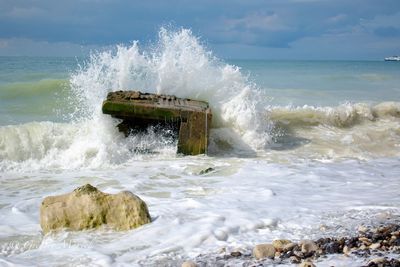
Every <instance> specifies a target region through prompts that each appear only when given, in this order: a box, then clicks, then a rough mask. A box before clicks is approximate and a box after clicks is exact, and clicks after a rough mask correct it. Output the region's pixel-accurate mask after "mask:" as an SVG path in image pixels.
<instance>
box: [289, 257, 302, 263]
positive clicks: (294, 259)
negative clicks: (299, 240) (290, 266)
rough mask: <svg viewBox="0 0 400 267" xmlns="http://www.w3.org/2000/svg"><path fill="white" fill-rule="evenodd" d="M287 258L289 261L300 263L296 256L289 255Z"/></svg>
mask: <svg viewBox="0 0 400 267" xmlns="http://www.w3.org/2000/svg"><path fill="white" fill-rule="evenodd" d="M289 260H290V262H291V263H300V262H301V260H300V259H299V258H298V257H296V256H291V257H290V258H289Z"/></svg>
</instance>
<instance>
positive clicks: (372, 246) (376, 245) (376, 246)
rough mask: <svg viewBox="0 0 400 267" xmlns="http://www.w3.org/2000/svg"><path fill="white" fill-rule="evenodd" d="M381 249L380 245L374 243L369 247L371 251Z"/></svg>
mask: <svg viewBox="0 0 400 267" xmlns="http://www.w3.org/2000/svg"><path fill="white" fill-rule="evenodd" d="M380 247H381V244H380V243H374V244H371V245H370V246H369V248H370V249H378V248H380Z"/></svg>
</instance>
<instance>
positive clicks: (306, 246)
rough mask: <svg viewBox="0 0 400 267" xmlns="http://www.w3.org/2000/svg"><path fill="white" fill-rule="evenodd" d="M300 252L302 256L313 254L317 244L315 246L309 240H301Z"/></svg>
mask: <svg viewBox="0 0 400 267" xmlns="http://www.w3.org/2000/svg"><path fill="white" fill-rule="evenodd" d="M300 246H301V252H303V253H304V254H310V253H314V252H316V251H317V250H318V246H317V244H315V243H314V242H313V241H311V240H302V241H300Z"/></svg>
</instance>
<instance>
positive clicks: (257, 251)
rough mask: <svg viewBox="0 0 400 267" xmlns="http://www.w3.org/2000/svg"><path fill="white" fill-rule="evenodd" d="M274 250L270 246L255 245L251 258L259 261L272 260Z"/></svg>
mask: <svg viewBox="0 0 400 267" xmlns="http://www.w3.org/2000/svg"><path fill="white" fill-rule="evenodd" d="M275 252H276V250H275V248H274V246H273V245H271V244H259V245H256V246H255V247H254V249H253V256H254V257H255V258H256V259H257V260H259V259H264V258H273V257H275Z"/></svg>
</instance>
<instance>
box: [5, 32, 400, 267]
mask: <svg viewBox="0 0 400 267" xmlns="http://www.w3.org/2000/svg"><path fill="white" fill-rule="evenodd" d="M116 90H140V91H142V92H150V93H160V94H172V95H175V96H178V97H183V98H192V99H198V100H204V101H207V102H208V103H209V105H210V107H211V110H212V113H213V121H212V125H211V132H210V140H209V146H208V153H207V155H198V156H184V155H179V154H177V153H176V150H177V149H176V145H177V140H176V138H174V137H171V135H167V134H163V132H162V131H161V132H160V131H155V130H154V129H153V128H152V127H150V128H149V129H147V131H145V132H144V133H140V134H133V135H130V136H128V137H125V136H124V134H123V133H120V132H119V131H118V129H117V128H116V126H117V125H118V123H119V121H118V119H115V118H111V117H110V116H109V115H104V114H102V112H101V105H102V101H103V100H104V99H105V98H106V96H107V93H108V92H111V91H116ZM87 183H90V184H92V185H93V186H96V187H97V188H98V189H100V190H102V191H104V192H107V193H117V192H120V191H122V190H128V191H131V192H133V193H134V194H136V195H138V196H139V197H140V198H142V199H143V200H144V201H145V202H146V203H147V205H148V208H149V212H150V215H151V217H152V222H151V223H150V224H147V225H144V226H142V227H139V228H137V229H133V230H130V231H122V232H117V231H114V230H112V229H109V228H107V227H103V228H100V229H96V230H87V231H80V232H73V231H68V230H67V229H65V230H60V231H57V232H53V233H50V234H47V235H44V234H43V233H42V231H41V227H40V223H39V213H40V212H39V209H40V205H41V202H42V200H43V199H44V198H45V197H46V196H50V195H59V194H65V193H68V192H71V191H72V190H74V189H75V188H77V187H79V186H82V185H84V184H87ZM399 188H400V63H399V62H384V61H383V60H377V61H343V60H338V61H324V60H321V61H307V60H285V61H280V60H234V59H221V58H218V57H217V56H216V55H215V54H214V53H213V51H212V50H211V49H209V48H208V46H207V44H206V43H204V42H203V40H202V39H201V38H199V37H197V36H195V35H194V34H193V33H192V32H191V31H190V30H187V29H181V30H175V31H174V30H165V29H161V30H160V33H159V39H158V40H157V41H154V42H153V43H151V44H146V45H142V44H141V43H139V42H132V43H131V44H128V45H115V46H114V47H109V48H107V49H103V50H99V51H93V52H92V53H91V54H90V55H89V56H87V57H81V58H80V57H76V58H74V57H0V266H180V264H181V263H182V262H183V261H186V260H192V261H197V262H199V260H200V261H201V263H202V264H203V266H215V265H218V266H224V264H225V265H226V266H228V265H229V266H251V264H252V263H251V262H249V259H251V257H247V258H246V257H242V258H240V257H239V258H234V259H228V258H225V259H224V258H223V255H225V254H229V253H230V252H231V251H241V252H242V253H243V255H249V254H250V253H251V250H252V248H253V247H254V245H256V244H260V243H270V242H272V241H273V240H275V239H290V240H292V241H299V240H302V239H318V238H320V237H330V236H333V237H340V236H347V235H350V236H351V235H355V234H356V231H357V228H358V227H359V226H360V225H366V226H374V225H378V224H381V223H389V222H394V221H396V220H397V222H398V220H399V218H400V191H399ZM221 255H222V256H221ZM397 256H398V255H397ZM218 257H219V259H221V258H222V260H221V261H219V262H218V260H217V259H218ZM366 262H367V259H365V258H360V257H357V256H355V255H350V256H348V257H345V256H343V255H339V254H336V255H329V256H327V257H323V258H320V259H319V260H318V261H317V262H316V264H317V266H361V265H363V264H366ZM253 263H254V262H253ZM262 264H264V265H265V266H269V265H273V264H275V263H274V262H273V261H271V260H267V261H265V262H264V263H262ZM286 265H289V262H283V263H281V264H280V265H279V266H286Z"/></svg>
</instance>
